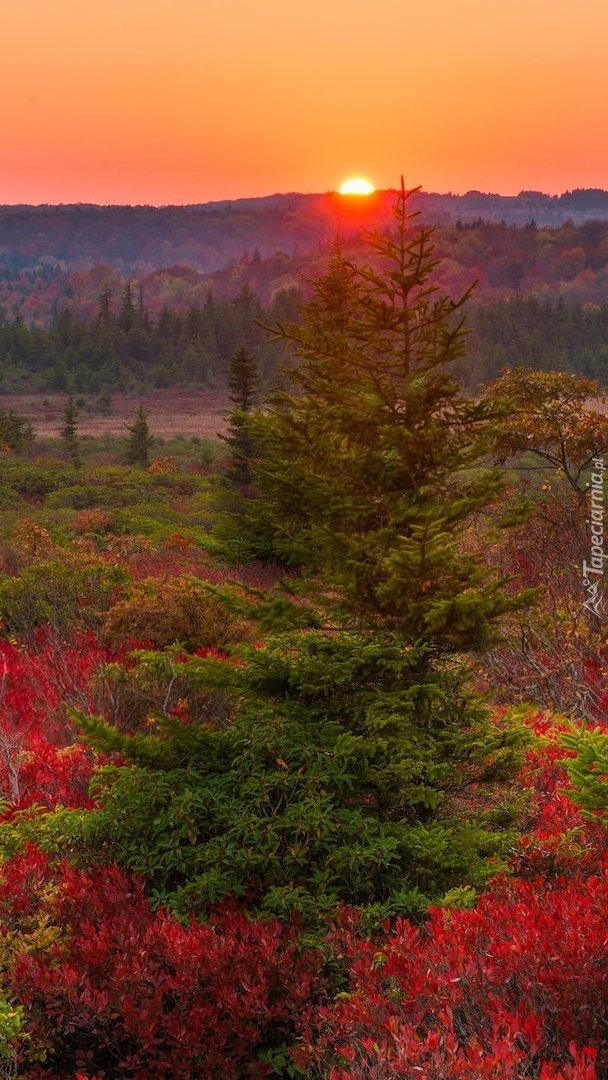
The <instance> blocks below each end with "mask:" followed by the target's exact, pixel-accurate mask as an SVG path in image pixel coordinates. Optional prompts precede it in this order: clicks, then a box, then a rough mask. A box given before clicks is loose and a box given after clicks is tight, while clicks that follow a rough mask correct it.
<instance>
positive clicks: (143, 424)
mask: <svg viewBox="0 0 608 1080" xmlns="http://www.w3.org/2000/svg"><path fill="white" fill-rule="evenodd" d="M127 431H128V432H129V435H128V438H127V439H126V440H125V442H126V449H125V462H126V464H127V465H139V466H140V468H142V469H147V467H148V465H149V463H150V449H151V447H152V446H153V445H154V442H155V439H154V436H153V435H151V434H150V428H149V427H148V414H147V412H146V410H145V409H144V407H143V406H142V405H140V407H139V409H138V410H137V415H136V417H135V420H134V422H133V424H132V425H131V426H130V427H127Z"/></svg>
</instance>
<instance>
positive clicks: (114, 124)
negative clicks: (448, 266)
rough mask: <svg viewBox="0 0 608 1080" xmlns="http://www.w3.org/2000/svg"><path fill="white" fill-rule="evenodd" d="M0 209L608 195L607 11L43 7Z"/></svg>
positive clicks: (17, 90) (13, 79) (587, 4)
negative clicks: (398, 196) (597, 190)
mask: <svg viewBox="0 0 608 1080" xmlns="http://www.w3.org/2000/svg"><path fill="white" fill-rule="evenodd" d="M2 38H3V49H2V61H1V64H0V203H61V202H64V203H65V202H95V203H103V204H106V203H131V204H136V203H137V204H139V203H151V204H168V203H191V202H206V201H208V200H215V199H233V198H238V197H246V196H254V195H266V194H272V193H274V192H279V191H280V192H286V191H303V192H324V191H328V190H335V189H336V188H338V187H339V186H340V184H341V183H342V181H343V180H345V179H346V178H348V177H349V176H353V175H361V176H365V177H368V178H369V179H370V180H371V181H372V182H373V183H374V184H375V185H376V186H377V187H380V188H388V187H394V186H395V185H396V184H398V183H399V177H400V176H401V174H403V175H404V178H405V182H406V184H407V185H408V186H415V185H421V186H422V187H423V189H424V190H426V191H440V192H447V191H453V192H458V193H463V192H465V191H467V190H469V189H471V188H476V189H480V190H482V191H494V192H499V193H501V194H516V193H517V192H518V191H520V190H522V189H535V190H541V191H545V192H548V193H550V194H556V193H561V192H563V191H566V190H568V189H571V188H574V187H603V188H608V145H607V138H608V62H607V55H608V2H607V0H577V2H576V3H574V2H573V0H509V2H506V0H416V2H414V0H350V2H349V0H299V2H298V3H294V2H293V0H98V2H97V3H89V2H87V0H28V2H27V3H21V4H20V3H7V4H6V6H5V10H3V13H2Z"/></svg>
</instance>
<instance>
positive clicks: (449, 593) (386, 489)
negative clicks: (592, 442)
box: [253, 190, 519, 652]
mask: <svg viewBox="0 0 608 1080" xmlns="http://www.w3.org/2000/svg"><path fill="white" fill-rule="evenodd" d="M408 197H409V193H408V192H406V191H404V190H401V192H400V193H399V195H398V198H397V202H396V207H395V230H394V231H393V232H392V233H391V234H389V235H385V234H371V235H370V236H369V238H368V239H369V242H370V245H371V248H372V251H373V253H374V260H373V265H362V266H359V265H356V264H354V263H352V262H350V261H349V260H348V259H346V258H345V257H344V255H343V252H342V251H341V249H340V248H339V247H337V248H336V250H335V252H334V257H333V259H332V264H331V266H330V268H329V272H328V273H327V274H326V275H324V276H323V277H321V278H320V279H319V280H318V281H317V282H316V284H315V289H314V295H313V297H312V299H311V300H310V302H309V303H308V304H307V305H305V306H304V309H303V319H302V322H301V323H299V324H293V325H282V324H279V325H278V326H277V328H276V333H277V336H278V337H279V338H280V339H281V340H285V341H288V342H289V343H290V345H291V348H292V351H293V352H294V354H295V357H296V366H295V367H294V368H293V369H291V370H289V371H288V372H287V378H288V379H289V380H290V382H291V386H292V389H291V390H288V391H282V392H279V393H277V394H275V395H274V397H273V398H271V400H270V403H269V407H268V409H267V410H265V411H264V412H262V413H259V414H258V415H257V416H256V417H255V424H254V426H253V430H254V432H255V434H256V436H257V438H258V439H259V441H260V443H261V445H262V446H263V455H262V458H261V460H260V462H259V465H258V468H257V475H256V479H257V482H258V484H259V486H260V489H261V491H262V493H263V496H264V497H263V498H261V499H259V500H258V501H257V503H256V506H255V513H256V514H257V515H258V516H259V515H266V517H267V519H268V520H269V521H270V522H271V524H272V530H273V532H274V534H275V537H276V541H275V543H276V549H277V551H278V552H279V553H280V554H287V555H288V556H290V557H292V558H295V559H296V560H297V561H298V562H299V563H300V564H302V565H304V566H307V567H308V568H309V569H310V570H311V571H318V572H321V573H322V575H323V576H324V578H325V579H326V580H327V581H328V583H329V585H330V587H331V589H332V592H333V594H334V595H337V596H340V597H341V598H342V600H343V603H344V606H345V609H346V610H347V611H348V612H349V613H350V615H351V617H352V616H354V617H355V618H357V620H358V622H359V625H361V626H363V627H383V628H384V629H387V630H394V631H397V632H399V633H400V634H401V635H403V637H404V639H405V640H407V641H409V642H410V643H414V642H420V641H424V642H426V643H427V644H430V645H432V648H433V650H434V651H438V650H440V651H441V650H443V651H445V650H447V651H448V652H449V651H453V650H457V651H462V650H463V649H464V650H467V649H477V648H483V647H484V646H485V645H487V644H488V642H489V641H490V640H491V639H492V638H493V636H494V634H495V624H496V620H497V618H498V617H499V616H500V615H501V614H502V613H503V612H505V611H507V610H510V609H511V608H513V606H516V605H517V603H518V602H519V601H518V600H517V599H514V598H513V597H512V596H510V595H509V594H508V593H507V592H505V590H504V588H503V582H501V581H500V580H499V579H498V578H496V577H495V576H494V575H493V574H492V573H491V572H490V571H488V570H487V569H486V568H485V567H484V566H483V565H482V564H480V562H479V560H478V558H477V556H476V555H475V554H474V553H473V552H471V551H469V550H467V543H466V539H467V531H468V530H469V529H470V528H472V527H473V524H474V522H475V520H476V518H477V515H478V514H479V512H480V511H481V510H482V509H483V508H484V507H487V506H488V505H490V504H492V503H493V502H494V501H495V500H496V499H497V497H498V495H499V493H500V492H501V490H502V488H503V483H504V482H503V478H502V474H501V472H500V471H499V470H497V469H494V468H485V467H483V462H484V455H485V454H486V451H487V449H488V446H489V440H490V436H491V433H492V427H491V424H490V417H491V415H492V411H491V408H490V406H489V405H488V404H487V403H485V402H479V401H475V400H471V399H469V398H466V397H464V396H463V395H462V393H461V391H460V388H459V385H458V383H457V381H456V379H455V377H454V374H453V370H452V368H453V363H454V361H455V360H456V359H458V358H459V357H460V356H462V354H463V352H464V348H465V332H464V326H463V318H462V314H461V309H462V306H463V304H464V303H465V302H466V300H467V298H468V295H469V293H466V294H465V295H464V296H462V297H461V298H460V299H458V300H452V299H450V298H448V297H446V296H444V295H442V294H440V293H439V292H438V290H437V288H436V287H435V285H434V284H433V280H432V275H433V271H434V270H435V267H436V265H437V259H436V258H435V255H434V247H433V237H432V232H433V231H432V229H429V228H427V227H426V226H424V225H418V224H417V223H415V218H416V216H417V215H416V214H412V213H410V212H408Z"/></svg>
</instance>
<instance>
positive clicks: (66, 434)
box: [60, 397, 80, 469]
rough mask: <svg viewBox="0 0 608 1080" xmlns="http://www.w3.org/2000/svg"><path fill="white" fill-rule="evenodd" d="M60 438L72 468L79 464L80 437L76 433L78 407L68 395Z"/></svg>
mask: <svg viewBox="0 0 608 1080" xmlns="http://www.w3.org/2000/svg"><path fill="white" fill-rule="evenodd" d="M62 421H63V422H62V426H61V431H60V435H61V439H62V442H63V445H64V447H65V451H66V454H67V457H68V459H69V460H70V461H71V463H72V465H73V466H74V468H76V469H77V468H78V467H79V466H80V438H79V435H78V409H77V408H76V405H75V403H74V398H73V397H69V398H68V400H67V402H66V405H65V408H64V410H63V417H62Z"/></svg>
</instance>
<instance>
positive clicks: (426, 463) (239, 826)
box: [57, 191, 525, 929]
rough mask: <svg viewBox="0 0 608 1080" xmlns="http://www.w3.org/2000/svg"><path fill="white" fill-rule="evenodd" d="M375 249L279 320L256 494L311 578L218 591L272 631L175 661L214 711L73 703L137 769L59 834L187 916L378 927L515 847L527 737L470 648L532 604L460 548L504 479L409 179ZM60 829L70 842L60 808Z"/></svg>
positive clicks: (470, 882) (258, 431) (92, 730)
mask: <svg viewBox="0 0 608 1080" xmlns="http://www.w3.org/2000/svg"><path fill="white" fill-rule="evenodd" d="M370 242H371V245H372V251H373V252H374V255H375V259H374V262H373V265H370V266H367V265H364V266H359V265H357V264H354V263H352V262H350V261H349V260H347V259H346V258H345V256H344V254H343V252H342V251H341V250H340V249H339V248H337V249H336V252H335V255H334V259H333V262H332V265H331V266H330V269H329V272H328V273H327V274H326V275H324V276H323V277H321V278H320V279H319V280H318V281H317V283H316V287H315V292H314V296H313V298H312V300H311V301H310V303H309V304H308V305H307V306H306V308H305V310H304V318H303V322H302V323H301V324H298V325H297V326H285V327H278V330H277V332H278V334H279V336H280V337H281V338H282V339H283V340H285V339H287V340H289V341H290V342H291V344H292V346H293V348H294V351H295V354H296V366H295V368H294V369H293V371H292V374H291V380H292V385H293V388H294V389H293V391H292V392H290V393H288V392H283V393H281V394H278V395H276V396H275V397H274V399H273V401H272V403H271V405H270V407H269V409H268V410H267V411H261V412H260V413H259V414H256V421H255V427H254V434H255V435H256V437H257V436H259V437H260V438H261V439H262V440H263V450H264V454H263V457H261V458H260V461H259V465H258V468H257V477H258V480H259V483H260V485H261V489H262V498H261V499H260V500H258V501H257V502H255V505H256V506H258V505H259V506H260V507H261V509H262V512H263V515H265V521H266V523H267V526H268V527H269V528H271V529H275V530H277V531H279V530H281V531H282V534H283V545H284V550H285V551H286V552H288V553H289V552H293V551H294V548H295V549H296V551H297V553H298V555H299V556H301V559H302V562H306V563H307V565H308V568H309V572H308V574H306V575H303V576H302V577H301V578H300V580H298V581H295V582H294V583H292V584H291V589H292V593H291V594H290V593H289V592H288V591H281V590H280V589H279V590H278V591H276V593H274V594H270V595H268V596H263V595H257V594H255V593H253V592H252V594H251V595H250V596H249V597H247V596H246V595H245V589H244V587H242V588H239V589H237V590H233V591H232V593H226V591H225V590H224V592H223V593H222V596H223V599H224V602H225V603H230V604H232V606H233V608H234V610H235V611H237V612H239V613H240V614H243V615H246V616H249V617H254V616H255V617H256V618H257V621H258V624H259V627H260V636H263V638H264V647H263V648H259V647H254V646H251V645H241V646H239V647H237V648H236V649H235V652H236V657H235V658H236V660H237V662H236V663H232V662H226V661H225V660H219V659H217V660H214V659H210V658H206V659H201V658H199V657H191V658H189V659H188V658H187V659H184V660H183V661H180V662H181V663H183V664H184V666H185V667H186V668H187V676H186V678H185V681H186V683H190V684H192V685H195V686H196V687H197V688H198V690H199V691H202V690H206V691H208V692H209V693H210V695H211V698H210V700H213V695H214V694H217V695H219V700H220V701H221V702H222V708H221V710H220V709H218V714H217V722H216V724H215V725H214V724H213V723H212V721H211V718H210V719H209V722H208V723H206V724H205V725H203V726H199V725H196V724H182V723H181V722H180V721H178V720H176V719H174V718H170V717H165V718H164V719H163V718H161V719H159V721H158V728H157V729H156V731H155V730H152V731H147V732H146V733H141V732H140V733H138V734H137V735H136V737H135V738H133V737H131V736H129V737H125V736H123V735H121V733H120V732H119V731H117V730H116V729H114V728H111V727H109V726H108V725H104V723H103V722H102V721H100V720H96V719H88V720H87V719H84V718H83V719H82V720H81V723H82V726H83V727H84V729H85V730H86V731H87V732H88V736H89V738H90V740H91V741H92V742H93V744H94V745H95V746H96V747H98V748H101V749H105V750H111V749H114V750H120V751H121V752H122V753H123V754H124V755H125V756H126V758H127V760H130V761H131V763H132V765H131V767H129V768H122V769H118V770H117V771H116V772H114V773H113V774H112V776H110V777H109V778H107V777H106V776H105V775H104V776H102V778H101V782H100V785H99V787H98V789H97V804H96V807H97V808H96V809H95V810H94V811H82V812H80V811H79V812H77V813H76V820H75V827H74V834H73V835H74V836H78V837H79V843H80V844H81V845H82V843H83V842H85V841H86V842H87V843H88V844H89V845H90V847H92V848H93V849H94V850H95V852H96V853H105V854H106V855H109V856H110V857H114V858H117V859H118V860H124V861H125V862H126V864H127V865H128V866H129V867H130V868H131V869H133V870H136V871H140V872H142V873H144V874H147V875H149V877H150V878H151V884H152V887H153V888H154V890H155V895H156V897H157V899H158V900H159V902H161V903H166V904H169V905H171V906H173V907H174V908H175V910H176V911H178V912H179V913H180V915H184V916H186V915H187V914H188V913H189V912H191V911H194V912H196V913H197V914H202V913H205V912H207V911H209V910H210V908H211V907H212V906H213V904H215V903H217V901H218V900H220V899H227V898H229V897H237V898H238V899H239V900H240V901H241V902H245V903H247V904H248V906H249V907H250V908H251V909H254V910H258V911H262V912H264V913H265V914H275V915H279V916H281V917H287V918H290V917H291V914H292V913H293V912H294V911H297V912H299V913H300V914H301V916H302V917H303V918H304V919H305V920H306V922H307V924H308V925H309V926H312V927H316V928H317V929H318V927H319V926H322V925H323V920H324V918H325V917H327V916H330V915H331V913H332V911H333V910H335V907H336V905H337V904H338V903H340V902H342V903H345V904H349V905H354V906H357V907H359V908H361V909H362V910H363V911H364V913H365V917H366V918H367V919H368V920H369V922H370V923H372V924H373V923H376V924H377V923H378V922H381V921H382V920H383V919H384V918H386V917H387V916H391V915H396V914H399V915H405V914H408V913H412V912H420V911H421V910H424V909H425V907H426V906H427V905H428V904H429V903H437V902H439V901H441V900H445V898H446V896H449V897H450V898H451V899H452V900H453V899H454V898H455V897H460V898H461V899H462V898H469V899H470V897H471V895H472V892H471V890H472V889H474V888H476V887H479V886H480V885H483V883H484V882H485V881H486V880H487V879H488V877H489V876H490V875H492V874H493V873H495V872H496V869H497V867H498V866H499V865H500V860H501V857H503V856H504V855H505V854H506V853H507V852H508V850H509V847H510V846H511V845H512V841H513V835H512V832H511V831H510V825H511V824H512V822H513V817H514V802H513V797H512V796H511V794H510V793H509V790H508V787H507V784H508V781H509V779H510V778H511V777H512V775H513V773H514V771H515V769H516V767H517V764H518V761H519V755H520V752H521V747H522V745H523V741H524V735H523V732H522V731H521V729H520V728H518V727H517V726H515V725H513V724H511V723H510V722H507V721H500V722H499V721H497V722H494V720H493V718H492V717H491V715H490V712H489V710H488V709H487V707H486V706H485V704H484V703H483V702H482V701H481V700H480V698H479V696H478V695H477V694H476V693H475V690H474V688H472V686H471V681H470V663H469V660H468V657H467V653H468V652H470V653H474V652H476V651H478V650H479V649H481V648H482V647H483V646H484V645H485V643H486V642H487V641H488V640H490V639H491V638H492V636H493V634H494V632H495V625H496V623H497V620H498V618H499V615H500V614H501V613H502V612H503V611H505V610H508V609H509V608H512V607H517V606H518V605H521V604H522V603H523V602H524V599H525V598H522V597H516V596H512V595H510V594H509V593H508V591H505V590H504V589H503V588H502V586H501V582H499V581H497V580H496V579H495V578H494V577H493V575H492V573H491V572H490V571H489V570H487V571H486V570H485V569H484V566H483V565H482V564H481V563H480V562H479V560H478V559H477V558H476V557H475V556H474V554H473V553H472V552H469V551H468V550H467V544H466V540H467V530H468V529H469V528H472V527H474V525H475V523H476V515H477V514H478V513H479V511H480V510H481V509H482V508H484V507H485V506H486V505H487V504H488V503H489V502H490V501H493V500H494V499H495V498H496V495H497V493H498V492H499V491H500V487H501V478H500V474H499V473H498V472H497V471H496V470H493V469H486V468H484V467H483V465H482V455H483V453H484V451H485V447H486V440H487V436H488V418H487V413H486V411H485V409H484V408H483V407H482V406H481V405H478V404H476V403H475V402H472V401H467V400H465V399H464V398H463V397H462V396H461V394H460V391H459V389H458V386H457V384H456V382H455V380H454V378H453V376H452V374H451V373H450V365H451V363H452V361H453V360H454V359H455V358H456V357H458V356H459V355H460V354H461V352H462V349H463V327H462V320H461V315H460V309H461V306H462V303H463V301H464V299H465V298H463V299H462V300H461V301H454V302H453V301H451V300H448V299H446V298H444V297H442V296H440V295H439V294H438V293H437V292H436V290H435V288H434V286H433V284H432V281H431V274H432V271H433V269H434V267H435V259H434V255H433V251H432V242H431V233H430V231H429V230H428V229H426V228H425V227H420V228H412V215H410V214H409V213H408V209H407V193H406V192H404V191H401V193H400V194H399V196H398V199H397V204H396V227H395V231H394V233H393V234H391V235H387V236H384V235H382V236H377V235H372V236H371V238H370ZM298 361H299V362H298ZM210 591H212V592H213V591H214V590H212V589H211V587H210ZM217 592H218V590H215V593H216V594H217ZM298 594H300V595H298ZM222 644H223V645H224V644H225V643H224V642H222ZM141 662H142V663H146V662H149V663H156V664H158V658H156V659H155V657H154V656H150V657H149V658H148V660H147V661H146V658H145V657H144V658H142V660H141ZM155 670H158V669H155ZM227 713H228V714H229V715H230V720H231V722H230V724H226V714H227ZM57 827H58V829H60V834H59V835H60V836H61V838H62V842H65V838H66V836H68V834H69V821H68V819H66V816H65V813H64V814H62V816H61V820H60V821H58V822H57ZM68 842H69V836H68Z"/></svg>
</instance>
